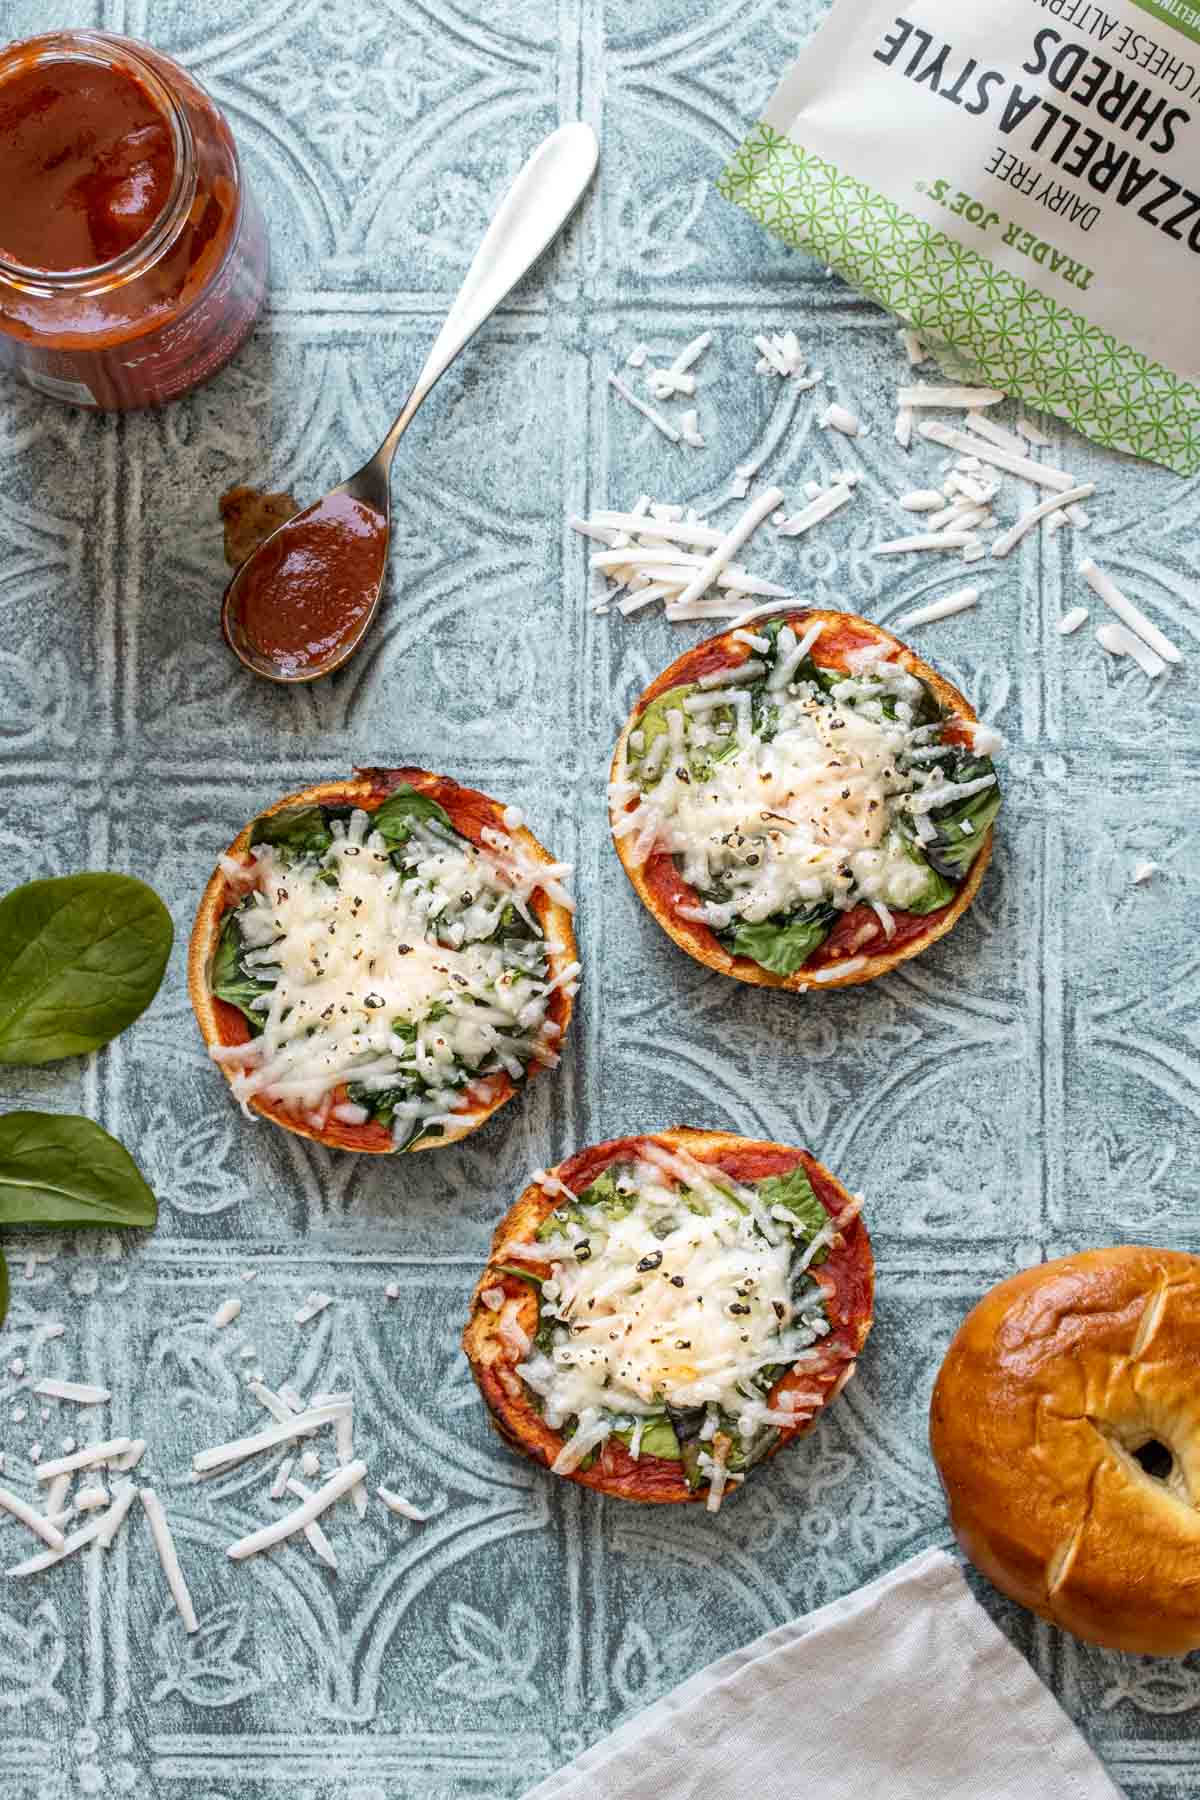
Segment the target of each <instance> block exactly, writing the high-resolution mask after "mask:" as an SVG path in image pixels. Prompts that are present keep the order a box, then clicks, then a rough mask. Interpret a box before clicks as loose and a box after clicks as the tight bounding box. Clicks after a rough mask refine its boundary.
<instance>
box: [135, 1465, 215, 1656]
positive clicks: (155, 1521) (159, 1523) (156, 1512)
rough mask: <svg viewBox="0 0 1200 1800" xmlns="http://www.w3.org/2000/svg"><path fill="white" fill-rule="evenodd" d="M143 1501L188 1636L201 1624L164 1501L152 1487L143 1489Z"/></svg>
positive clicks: (155, 1546)
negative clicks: (184, 1573) (180, 1560)
mask: <svg viewBox="0 0 1200 1800" xmlns="http://www.w3.org/2000/svg"><path fill="white" fill-rule="evenodd" d="M141 1501H142V1505H143V1506H144V1507H145V1509H146V1517H147V1519H148V1520H149V1522H150V1535H151V1537H152V1538H153V1539H154V1548H155V1549H156V1550H157V1551H158V1560H159V1561H160V1562H161V1564H162V1567H163V1574H164V1575H165V1576H166V1578H167V1586H168V1587H169V1588H170V1590H171V1598H172V1600H174V1602H175V1605H176V1608H177V1609H178V1612H179V1616H180V1618H181V1619H182V1620H183V1629H184V1630H185V1631H187V1632H189V1633H190V1632H193V1631H198V1630H199V1629H200V1621H199V1620H198V1619H197V1617H196V1609H195V1607H194V1606H193V1605H192V1596H191V1595H190V1594H189V1593H188V1586H187V1582H186V1581H185V1580H184V1578H183V1570H182V1568H181V1567H180V1565H179V1555H178V1552H177V1551H176V1549H175V1540H174V1538H173V1537H172V1536H171V1528H170V1526H169V1525H168V1524H167V1515H166V1513H165V1512H164V1511H163V1504H162V1501H161V1500H160V1499H159V1497H158V1495H157V1494H156V1493H155V1491H154V1489H153V1488H142V1489H141Z"/></svg>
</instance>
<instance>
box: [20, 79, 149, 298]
mask: <svg viewBox="0 0 1200 1800" xmlns="http://www.w3.org/2000/svg"><path fill="white" fill-rule="evenodd" d="M0 166H3V169H4V180H3V182H2V183H0V254H2V255H3V256H5V257H6V258H7V259H8V260H9V261H10V262H15V263H21V264H24V265H25V266H26V267H30V268H37V269H48V270H56V271H60V272H61V271H67V270H74V269H89V268H93V267H94V266H95V265H96V264H97V263H104V262H109V261H110V260H111V259H112V258H113V257H115V256H120V255H121V254H122V252H124V251H126V250H129V249H131V248H132V247H133V245H134V244H136V243H137V242H138V241H139V240H140V239H141V238H143V237H144V236H145V235H146V233H147V231H149V229H150V227H151V226H152V225H153V224H154V221H155V220H156V219H157V218H158V216H159V214H160V213H161V212H162V210H163V207H164V206H165V205H166V203H167V200H168V197H169V196H170V192H171V184H172V180H173V177H174V174H175V152H174V148H173V145H172V141H171V128H170V126H169V124H168V123H167V120H166V119H165V118H164V116H163V114H162V112H161V111H160V109H159V107H158V106H157V105H156V103H155V102H154V100H153V99H152V98H151V96H150V94H149V93H148V92H147V90H146V89H145V88H144V87H143V86H142V85H141V84H140V82H138V81H137V79H136V77H135V76H134V75H133V73H132V72H131V71H128V70H122V69H116V68H113V67H110V66H109V65H107V64H105V63H99V62H90V61H87V60H85V59H83V58H80V59H79V60H77V61H75V60H70V61H67V60H62V61H53V62H39V63H31V64H27V65H26V66H25V67H24V68H20V67H18V68H17V69H16V70H15V71H14V72H13V73H12V74H11V75H9V76H8V78H7V79H6V80H5V81H4V82H3V84H2V85H0Z"/></svg>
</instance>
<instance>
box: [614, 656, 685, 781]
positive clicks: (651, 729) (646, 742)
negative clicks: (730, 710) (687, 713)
mask: <svg viewBox="0 0 1200 1800" xmlns="http://www.w3.org/2000/svg"><path fill="white" fill-rule="evenodd" d="M696 692H697V688H696V684H695V682H694V681H693V682H685V683H684V684H683V686H682V687H673V688H668V689H667V691H666V693H665V694H660V695H659V696H658V698H657V700H652V701H651V702H650V704H649V706H648V707H647V708H646V710H645V712H644V713H643V714H642V716H641V718H640V719H639V720H638V722H637V729H638V730H639V731H640V732H641V734H642V747H641V749H640V750H635V749H634V748H633V746H632V745H630V747H629V751H628V762H629V765H630V769H631V771H632V772H633V774H635V775H636V774H637V768H638V764H639V763H641V762H644V761H645V759H646V757H647V756H649V754H650V752H651V750H652V749H653V748H654V746H655V744H656V743H657V742H658V740H659V738H660V737H665V736H666V735H667V733H668V731H669V730H670V726H669V725H668V724H667V714H668V713H669V712H679V711H681V710H682V707H683V703H684V701H685V700H686V699H687V697H688V695H689V694H694V693H696ZM661 773H662V771H661V770H660V771H659V775H652V776H650V777H649V781H650V784H651V785H653V784H654V782H656V781H658V780H659V778H660V775H661Z"/></svg>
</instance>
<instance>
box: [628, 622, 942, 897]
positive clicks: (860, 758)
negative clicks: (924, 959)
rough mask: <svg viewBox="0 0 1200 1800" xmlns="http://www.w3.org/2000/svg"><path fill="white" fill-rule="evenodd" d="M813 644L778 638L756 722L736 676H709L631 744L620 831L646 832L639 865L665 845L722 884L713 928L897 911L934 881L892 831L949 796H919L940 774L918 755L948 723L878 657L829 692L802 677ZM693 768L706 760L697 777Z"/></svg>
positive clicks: (861, 662) (684, 868) (698, 877)
mask: <svg viewBox="0 0 1200 1800" xmlns="http://www.w3.org/2000/svg"><path fill="white" fill-rule="evenodd" d="M817 629H818V631H819V629H820V628H819V627H818V628H817ZM812 641H813V640H812V637H811V636H809V637H806V638H805V639H803V640H801V641H799V642H798V641H797V638H796V634H795V632H794V631H793V630H792V628H791V626H785V627H784V628H783V630H782V631H781V632H780V634H779V639H778V645H777V649H776V660H775V663H774V666H773V667H772V669H771V670H770V672H769V673H768V675H767V681H766V695H765V699H766V702H767V709H768V710H767V711H766V716H765V717H763V718H760V721H759V723H758V724H757V725H756V724H755V723H754V721H753V719H752V713H751V704H750V695H749V693H748V692H747V691H746V690H745V688H744V687H742V686H740V685H738V674H739V672H738V671H736V670H735V671H731V674H730V677H729V678H728V679H729V683H730V685H728V686H727V687H725V688H716V687H713V686H712V685H711V683H712V682H713V681H715V680H716V678H715V677H712V678H706V682H705V683H702V684H701V690H702V691H700V692H698V693H694V694H691V695H689V696H687V697H686V698H684V699H683V701H682V705H681V706H680V707H679V708H677V709H676V708H671V709H669V710H668V711H667V714H666V724H667V727H668V731H667V734H666V736H665V737H660V739H659V740H658V743H657V744H655V745H654V746H652V748H651V750H650V752H649V754H647V755H646V756H645V757H644V758H643V757H641V756H639V755H638V754H636V751H635V753H634V754H633V755H630V754H629V752H628V751H627V754H626V766H625V770H624V771H623V773H624V775H625V778H626V791H625V795H624V798H625V799H626V800H627V799H628V798H629V797H632V796H638V797H640V798H641V801H642V804H641V805H640V806H639V807H638V809H637V810H636V812H632V813H628V814H626V815H625V818H624V819H620V820H619V821H618V829H620V830H622V831H623V832H624V833H626V834H628V833H629V832H631V831H634V830H636V831H637V832H638V834H639V835H638V839H637V848H638V851H639V852H640V854H639V855H638V856H636V857H635V860H644V859H645V858H646V857H647V856H649V855H650V854H652V853H653V852H654V851H664V850H665V851H667V852H669V853H670V854H672V855H674V856H677V857H678V858H679V859H680V868H681V873H682V875H683V878H684V880H685V881H687V882H688V883H689V885H690V886H692V887H695V888H697V889H698V890H700V891H701V892H706V893H707V894H709V895H711V894H712V893H713V892H714V890H715V892H716V893H717V894H718V895H719V896H720V898H719V899H712V898H709V899H706V900H705V902H704V904H703V917H704V919H705V922H706V923H707V924H709V925H710V926H711V927H712V928H713V929H714V930H722V929H725V928H727V927H728V926H729V925H730V924H732V923H733V922H734V920H736V919H742V920H745V921H747V922H749V923H757V922H760V921H762V920H765V919H769V918H773V917H776V916H779V915H781V914H786V913H788V912H790V911H792V910H793V909H794V908H795V907H797V906H801V905H805V904H822V903H824V904H832V905H834V906H836V907H839V908H841V909H848V908H849V907H850V906H852V905H855V904H857V903H858V901H860V900H867V901H879V902H882V903H885V904H887V905H890V906H895V907H898V908H901V909H903V908H904V907H905V905H906V902H910V901H913V900H914V899H915V898H916V897H917V896H918V894H919V893H920V891H921V889H922V887H923V886H924V884H925V882H926V881H927V879H928V870H927V869H926V868H925V867H923V865H922V863H921V862H919V861H915V860H914V859H913V857H912V856H911V854H910V852H909V850H908V848H907V846H906V840H905V837H904V836H903V835H902V834H901V833H900V831H899V830H898V829H896V825H897V819H898V815H899V814H900V813H902V812H903V813H910V814H914V815H915V814H916V813H918V812H920V811H923V810H926V809H927V806H928V804H931V803H936V804H944V803H945V801H947V800H949V799H951V798H953V796H954V790H953V789H952V787H951V786H950V785H949V784H947V785H946V788H945V790H944V792H942V793H941V796H940V799H939V800H938V801H937V802H933V801H932V797H931V798H930V800H929V801H926V800H925V790H926V786H927V783H928V782H929V781H930V779H931V776H932V772H931V771H929V770H926V769H923V768H922V767H921V757H922V754H923V752H925V751H926V750H927V748H928V744H929V739H930V736H931V732H933V731H940V726H935V727H930V726H928V725H924V726H915V725H914V718H915V716H916V712H917V709H918V707H919V706H920V704H921V703H922V701H923V699H924V689H923V687H922V685H921V683H920V682H919V681H918V680H917V679H916V678H915V677H914V676H912V675H910V674H908V672H907V671H906V670H905V669H903V668H901V667H899V666H898V665H897V664H895V663H890V662H888V661H887V660H886V658H885V657H884V655H883V653H882V652H872V653H871V654H870V655H869V656H862V655H860V656H859V657H858V658H857V661H856V666H855V667H854V669H853V670H852V671H851V672H850V673H849V674H847V676H846V677H845V679H843V680H842V681H840V682H839V683H838V684H837V686H836V687H835V689H834V691H833V692H832V694H827V693H825V692H824V691H823V690H821V689H819V688H817V687H816V686H814V684H813V683H812V682H810V681H805V680H802V679H797V678H796V674H797V668H798V664H799V663H800V661H801V660H802V656H803V655H804V654H807V651H808V649H809V648H811V643H812ZM757 666H758V667H759V668H761V665H757ZM706 685H707V686H708V691H703V689H704V688H705V686H706ZM722 714H723V716H722ZM889 714H893V715H894V716H889ZM714 720H715V722H714ZM660 745H661V746H662V748H661V749H660V748H659V746H660ZM631 748H633V747H632V746H631ZM698 762H699V763H700V764H701V765H702V766H704V765H707V766H706V767H705V772H704V773H703V776H702V778H699V779H698V778H697V774H696V764H697V763H698ZM660 771H661V772H660ZM933 782H934V787H935V789H936V787H937V779H936V777H933ZM613 798H614V802H615V803H616V802H619V801H620V799H621V798H622V796H621V795H619V794H614V796H613ZM909 823H910V825H911V819H910V821H909Z"/></svg>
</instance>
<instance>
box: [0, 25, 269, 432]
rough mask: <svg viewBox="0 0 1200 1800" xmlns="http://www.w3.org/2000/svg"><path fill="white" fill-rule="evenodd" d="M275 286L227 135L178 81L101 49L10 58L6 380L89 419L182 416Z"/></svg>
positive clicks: (200, 98) (161, 65)
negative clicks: (115, 412) (111, 413)
mask: <svg viewBox="0 0 1200 1800" xmlns="http://www.w3.org/2000/svg"><path fill="white" fill-rule="evenodd" d="M266 275H267V250H266V238H265V234H264V231H263V226H262V219H261V216H260V214H259V212H258V209H257V207H256V205H255V203H254V201H253V198H252V197H251V195H250V193H249V191H248V189H247V187H246V185H245V182H244V179H243V177H242V173H241V169H240V166H239V162H238V154H237V150H236V148H235V146H234V142H233V138H232V137H231V135H230V132H229V127H228V126H227V125H226V123H225V120H224V118H223V117H222V116H221V114H220V113H219V112H218V111H217V108H216V107H215V106H214V104H213V102H212V101H211V99H210V98H209V96H208V95H207V94H206V93H205V92H204V90H203V88H201V87H199V86H198V84H197V83H196V82H195V81H193V80H192V78H191V76H189V75H188V74H187V73H186V72H185V71H184V70H183V69H181V68H180V67H179V65H178V64H177V63H174V62H172V61H171V60H170V59H169V58H168V57H165V56H163V55H161V54H160V53H159V52H158V51H156V50H151V49H150V48H148V47H147V46H146V45H143V44H135V43H132V42H131V41H130V40H128V39H126V38H118V37H110V36H107V35H105V34H102V33H100V32H92V31H71V32H55V33H52V34H50V35H48V36H46V37H39V38H30V39H28V40H27V41H26V42H24V43H20V44H13V45H10V46H9V47H8V49H6V50H5V51H4V52H3V53H2V54H0V365H3V366H6V367H9V368H13V369H16V370H17V371H18V372H19V373H21V374H22V375H24V377H25V379H26V380H27V381H28V382H30V384H31V385H32V386H33V387H36V388H38V389H39V390H40V391H41V392H43V393H48V394H51V395H53V396H54V397H55V398H57V399H62V400H70V401H74V402H75V403H77V404H78V405H81V406H95V407H131V406H152V405H155V404H157V403H159V402H161V401H164V400H173V399H176V398H178V396H179V395H181V394H186V393H188V392H189V391H190V390H191V389H192V388H194V387H196V386H197V385H198V384H199V383H200V382H202V381H205V380H207V378H208V377H209V376H210V375H214V374H216V372H217V370H218V369H220V368H223V367H224V365H225V364H226V363H227V362H228V361H229V358H230V357H231V356H232V355H233V354H234V352H235V351H236V350H237V349H239V348H240V346H241V345H242V344H243V343H244V341H245V339H246V338H247V337H248V336H249V334H250V331H251V328H252V327H253V324H254V321H255V318H256V317H257V315H258V312H259V309H260V307H261V305H262V301H263V296H264V293H265V291H266Z"/></svg>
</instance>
